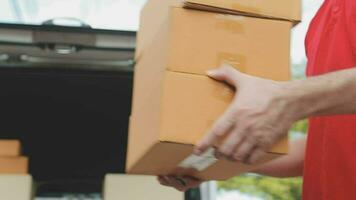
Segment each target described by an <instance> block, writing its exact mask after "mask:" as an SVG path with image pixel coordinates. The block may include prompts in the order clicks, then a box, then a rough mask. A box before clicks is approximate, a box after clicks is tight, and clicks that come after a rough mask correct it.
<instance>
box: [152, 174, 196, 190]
mask: <svg viewBox="0 0 356 200" xmlns="http://www.w3.org/2000/svg"><path fill="white" fill-rule="evenodd" d="M157 179H158V181H159V182H160V184H161V185H165V186H168V187H173V188H175V189H177V190H179V191H181V192H185V191H187V190H189V189H192V188H196V187H199V185H200V184H201V183H202V181H200V180H198V179H195V178H192V177H174V176H159V177H158V178H157Z"/></svg>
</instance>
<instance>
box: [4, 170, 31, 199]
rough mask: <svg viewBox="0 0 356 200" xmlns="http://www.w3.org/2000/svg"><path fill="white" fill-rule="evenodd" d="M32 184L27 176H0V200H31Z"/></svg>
mask: <svg viewBox="0 0 356 200" xmlns="http://www.w3.org/2000/svg"><path fill="white" fill-rule="evenodd" d="M32 182H33V181H32V177H31V176H29V175H0V199H1V200H31V199H32V197H33V192H32Z"/></svg>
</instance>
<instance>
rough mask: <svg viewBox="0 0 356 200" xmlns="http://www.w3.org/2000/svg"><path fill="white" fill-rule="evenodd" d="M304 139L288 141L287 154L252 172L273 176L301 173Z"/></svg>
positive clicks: (294, 175) (300, 174)
mask: <svg viewBox="0 0 356 200" xmlns="http://www.w3.org/2000/svg"><path fill="white" fill-rule="evenodd" d="M305 147H306V139H305V138H303V139H298V140H295V141H292V142H290V145H289V153H288V155H285V156H282V157H280V158H278V159H275V160H273V161H271V162H268V163H266V164H264V165H262V166H261V167H259V168H258V169H256V170H254V171H253V173H257V174H261V175H266V176H273V177H281V178H282V177H283V178H284V177H297V176H302V175H303V167H304V154H305Z"/></svg>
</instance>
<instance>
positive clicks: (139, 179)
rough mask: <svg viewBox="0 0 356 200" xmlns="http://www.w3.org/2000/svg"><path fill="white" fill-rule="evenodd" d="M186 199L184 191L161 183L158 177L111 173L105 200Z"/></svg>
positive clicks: (105, 190)
mask: <svg viewBox="0 0 356 200" xmlns="http://www.w3.org/2000/svg"><path fill="white" fill-rule="evenodd" d="M119 199H125V200H143V199H147V200H153V199H154V200H167V199H169V200H184V193H183V192H178V191H177V190H175V189H173V188H169V187H164V186H162V185H160V184H159V183H158V181H157V178H156V177H149V176H131V175H115V174H109V175H107V176H106V177H105V183H104V200H119Z"/></svg>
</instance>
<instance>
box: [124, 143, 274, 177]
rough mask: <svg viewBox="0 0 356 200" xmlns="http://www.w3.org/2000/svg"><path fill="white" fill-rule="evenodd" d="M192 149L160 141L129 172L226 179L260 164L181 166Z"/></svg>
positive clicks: (223, 163)
mask: <svg viewBox="0 0 356 200" xmlns="http://www.w3.org/2000/svg"><path fill="white" fill-rule="evenodd" d="M192 150H193V146H192V145H187V144H178V143H169V142H159V143H157V144H156V145H155V146H153V147H152V148H151V149H150V150H149V151H148V152H146V154H145V156H143V157H142V159H141V160H139V162H138V163H137V164H136V165H135V166H134V167H133V168H131V169H129V171H128V173H129V174H144V175H176V176H180V175H184V176H192V177H196V178H198V179H201V180H226V179H228V178H231V177H233V176H236V175H239V174H241V173H243V172H246V171H249V170H252V169H254V168H256V167H258V166H259V165H258V164H257V165H254V166H251V165H245V164H242V163H238V162H231V161H227V160H219V161H218V162H216V163H215V164H213V165H211V166H210V167H208V168H207V169H206V170H204V171H197V170H195V169H183V168H179V167H178V165H179V163H181V162H182V161H183V160H184V159H185V158H187V157H188V156H190V154H191V152H192ZM279 156H280V155H279V154H273V153H269V154H267V155H266V156H265V157H264V158H263V159H262V161H261V162H260V163H264V162H266V161H269V160H272V159H275V158H277V157H279Z"/></svg>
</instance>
